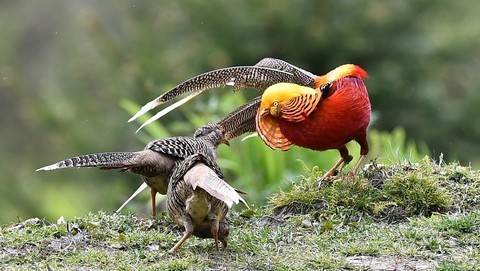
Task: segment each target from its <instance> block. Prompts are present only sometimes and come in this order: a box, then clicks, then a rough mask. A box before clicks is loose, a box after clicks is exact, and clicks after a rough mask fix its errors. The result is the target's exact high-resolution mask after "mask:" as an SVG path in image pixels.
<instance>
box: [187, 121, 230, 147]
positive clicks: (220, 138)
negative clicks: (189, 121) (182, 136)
mask: <svg viewBox="0 0 480 271" xmlns="http://www.w3.org/2000/svg"><path fill="white" fill-rule="evenodd" d="M193 138H196V139H205V140H206V141H208V142H210V143H211V144H212V145H213V146H214V148H215V149H216V147H217V146H218V145H220V144H222V143H224V144H226V145H230V144H229V142H228V141H227V140H226V139H225V135H224V132H223V128H222V127H221V126H219V125H217V124H215V123H207V124H205V125H204V126H202V127H200V128H198V129H197V130H196V131H195V133H194V134H193Z"/></svg>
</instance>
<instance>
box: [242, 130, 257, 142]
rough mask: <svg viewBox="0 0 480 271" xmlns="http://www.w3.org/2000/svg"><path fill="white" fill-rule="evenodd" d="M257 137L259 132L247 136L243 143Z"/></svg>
mask: <svg viewBox="0 0 480 271" xmlns="http://www.w3.org/2000/svg"><path fill="white" fill-rule="evenodd" d="M257 136H258V133H257V132H255V133H252V134H249V135H247V136H245V137H244V138H242V141H245V140H247V139H250V138H254V137H257Z"/></svg>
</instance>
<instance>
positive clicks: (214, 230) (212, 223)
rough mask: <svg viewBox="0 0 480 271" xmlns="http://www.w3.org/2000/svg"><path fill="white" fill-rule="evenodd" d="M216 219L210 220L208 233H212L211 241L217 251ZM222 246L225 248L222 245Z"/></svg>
mask: <svg viewBox="0 0 480 271" xmlns="http://www.w3.org/2000/svg"><path fill="white" fill-rule="evenodd" d="M218 224H219V222H218V219H216V218H212V219H211V225H210V231H211V232H212V236H213V239H214V240H215V249H216V250H217V251H218ZM224 246H226V245H225V244H224Z"/></svg>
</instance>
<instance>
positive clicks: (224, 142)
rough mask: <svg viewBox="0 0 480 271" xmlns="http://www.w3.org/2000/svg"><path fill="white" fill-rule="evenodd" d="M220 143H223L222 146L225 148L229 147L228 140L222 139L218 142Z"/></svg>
mask: <svg viewBox="0 0 480 271" xmlns="http://www.w3.org/2000/svg"><path fill="white" fill-rule="evenodd" d="M221 143H223V144H225V145H227V146H230V142H229V141H228V140H226V139H222V141H220V144H221Z"/></svg>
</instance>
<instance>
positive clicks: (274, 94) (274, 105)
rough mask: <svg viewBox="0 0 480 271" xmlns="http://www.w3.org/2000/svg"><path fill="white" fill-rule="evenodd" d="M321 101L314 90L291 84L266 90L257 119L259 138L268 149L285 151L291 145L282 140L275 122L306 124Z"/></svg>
mask: <svg viewBox="0 0 480 271" xmlns="http://www.w3.org/2000/svg"><path fill="white" fill-rule="evenodd" d="M320 97H321V93H320V92H318V91H317V90H315V89H313V88H309V87H305V86H301V85H297V84H292V83H278V84H275V85H272V86H270V87H268V88H267V89H266V90H265V92H264V93H263V96H262V101H261V104H260V108H259V110H258V112H257V116H256V124H257V132H258V134H259V136H260V137H261V138H262V140H263V141H264V142H265V143H266V144H267V145H268V146H269V147H271V148H273V149H276V148H281V149H282V150H287V149H288V148H289V147H290V146H291V145H292V143H291V142H290V141H289V140H288V139H286V138H285V137H284V135H283V134H282V132H281V131H280V126H279V124H278V122H279V121H287V122H300V121H303V120H305V119H306V118H307V117H308V116H309V115H310V114H311V113H312V112H313V111H314V110H315V109H316V108H317V104H318V102H319V101H320Z"/></svg>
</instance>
